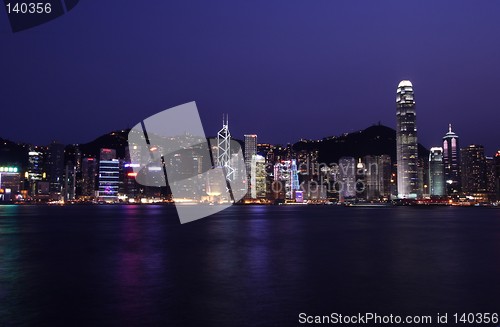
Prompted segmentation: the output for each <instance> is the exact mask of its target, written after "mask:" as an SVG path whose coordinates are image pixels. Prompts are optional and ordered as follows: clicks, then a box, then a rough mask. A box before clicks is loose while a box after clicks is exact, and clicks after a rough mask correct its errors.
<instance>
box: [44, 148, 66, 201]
mask: <svg viewBox="0 0 500 327" xmlns="http://www.w3.org/2000/svg"><path fill="white" fill-rule="evenodd" d="M45 164H46V167H47V179H48V181H49V183H50V193H51V194H52V195H55V196H56V197H57V195H60V194H61V192H62V187H63V184H64V144H60V143H57V142H55V141H54V142H52V143H51V144H50V145H49V146H48V150H47V160H46V162H45Z"/></svg>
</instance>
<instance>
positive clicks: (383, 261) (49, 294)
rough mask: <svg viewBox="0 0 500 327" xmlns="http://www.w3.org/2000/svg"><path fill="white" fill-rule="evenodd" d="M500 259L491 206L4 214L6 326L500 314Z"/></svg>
mask: <svg viewBox="0 0 500 327" xmlns="http://www.w3.org/2000/svg"><path fill="white" fill-rule="evenodd" d="M499 259H500V210H499V209H497V208H457V207H386V208H384V207H380V208H371V207H367V208H364V207H355V208H348V207H337V206H233V207H231V208H229V209H227V210H225V211H223V212H220V213H219V214H217V215H214V216H211V217H208V218H205V219H201V220H199V221H196V222H193V223H189V224H185V225H181V224H180V223H179V220H178V218H177V216H176V214H175V209H174V207H171V206H154V205H152V206H134V205H123V206H122V205H116V206H0V304H1V305H0V325H7V326H10V325H51V326H55V325H115V326H130V325H139V324H141V325H167V326H296V325H298V316H299V313H301V312H306V313H308V314H317V315H324V314H325V315H327V314H330V313H331V312H339V313H345V314H356V313H359V312H361V313H362V312H377V313H380V314H391V313H392V314H401V315H402V314H433V315H434V314H436V313H438V312H439V313H444V312H449V313H454V312H498V311H499V310H500V309H499V308H500V298H499V297H498V294H500V283H499V281H500V260H499Z"/></svg>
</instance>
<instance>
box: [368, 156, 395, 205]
mask: <svg viewBox="0 0 500 327" xmlns="http://www.w3.org/2000/svg"><path fill="white" fill-rule="evenodd" d="M363 166H364V169H365V176H364V189H365V190H366V199H367V200H369V201H371V200H380V199H381V198H382V199H389V198H390V196H391V185H390V184H391V157H390V156H389V155H385V154H384V155H380V156H365V157H364V160H363Z"/></svg>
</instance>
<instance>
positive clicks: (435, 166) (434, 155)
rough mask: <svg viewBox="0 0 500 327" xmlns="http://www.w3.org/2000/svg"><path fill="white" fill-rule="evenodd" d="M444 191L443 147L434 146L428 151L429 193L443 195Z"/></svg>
mask: <svg viewBox="0 0 500 327" xmlns="http://www.w3.org/2000/svg"><path fill="white" fill-rule="evenodd" d="M445 193H446V190H445V181H444V169H443V148H441V147H434V148H431V151H430V153H429V194H430V195H431V196H443V195H445Z"/></svg>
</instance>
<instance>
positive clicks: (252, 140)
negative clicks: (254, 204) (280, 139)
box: [245, 134, 257, 197]
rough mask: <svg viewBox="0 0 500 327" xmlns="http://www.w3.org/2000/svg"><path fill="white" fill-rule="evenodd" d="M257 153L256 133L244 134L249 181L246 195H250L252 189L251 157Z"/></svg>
mask: <svg viewBox="0 0 500 327" xmlns="http://www.w3.org/2000/svg"><path fill="white" fill-rule="evenodd" d="M256 154H257V135H255V134H245V168H246V171H247V179H248V181H249V183H248V184H247V185H248V193H247V197H251V189H252V187H253V186H252V179H253V178H254V177H253V176H252V157H253V156H254V155H256Z"/></svg>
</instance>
